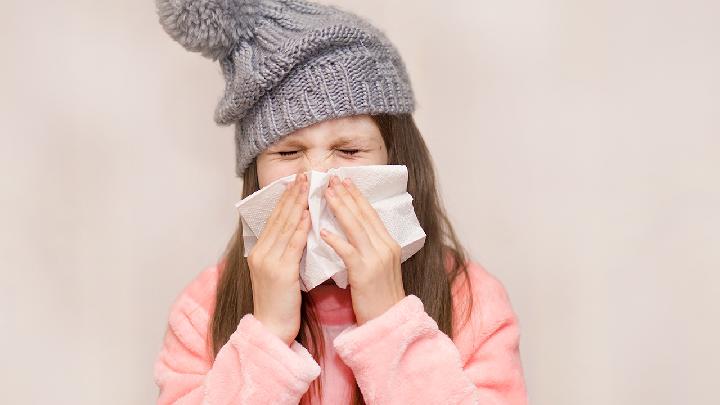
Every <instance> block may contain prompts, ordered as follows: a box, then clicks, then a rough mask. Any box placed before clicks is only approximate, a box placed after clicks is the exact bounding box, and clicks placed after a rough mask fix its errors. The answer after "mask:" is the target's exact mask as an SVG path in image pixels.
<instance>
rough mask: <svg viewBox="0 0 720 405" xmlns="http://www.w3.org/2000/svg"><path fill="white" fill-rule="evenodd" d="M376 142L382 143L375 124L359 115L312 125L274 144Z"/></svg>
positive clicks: (366, 117)
mask: <svg viewBox="0 0 720 405" xmlns="http://www.w3.org/2000/svg"><path fill="white" fill-rule="evenodd" d="M378 141H382V135H381V133H380V129H379V128H378V127H377V124H375V121H374V120H373V119H372V118H370V117H369V116H367V115H361V116H349V117H341V118H335V119H330V120H325V121H320V122H317V123H314V124H312V125H310V126H307V127H304V128H300V129H297V130H295V131H293V132H291V133H290V134H288V135H286V136H284V137H282V138H281V139H280V140H278V141H277V142H276V145H288V144H296V143H304V144H307V143H329V142H332V143H338V142H342V143H351V142H378Z"/></svg>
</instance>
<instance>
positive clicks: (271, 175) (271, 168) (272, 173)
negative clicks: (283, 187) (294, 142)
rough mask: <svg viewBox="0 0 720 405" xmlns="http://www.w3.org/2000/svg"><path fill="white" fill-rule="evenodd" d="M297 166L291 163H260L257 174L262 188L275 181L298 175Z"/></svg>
mask: <svg viewBox="0 0 720 405" xmlns="http://www.w3.org/2000/svg"><path fill="white" fill-rule="evenodd" d="M297 172H298V170H297V167H296V165H293V164H291V163H290V162H283V161H272V162H266V163H265V164H261V163H259V162H258V167H257V173H258V183H259V185H260V188H263V187H265V186H267V185H268V184H270V183H272V182H273V181H275V180H277V179H279V178H282V177H286V176H290V175H291V174H295V173H297Z"/></svg>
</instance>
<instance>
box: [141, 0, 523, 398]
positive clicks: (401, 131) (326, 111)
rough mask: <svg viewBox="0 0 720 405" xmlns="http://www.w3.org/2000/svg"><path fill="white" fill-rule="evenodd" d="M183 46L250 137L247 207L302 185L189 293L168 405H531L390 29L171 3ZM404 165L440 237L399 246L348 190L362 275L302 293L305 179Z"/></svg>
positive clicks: (352, 260)
mask: <svg viewBox="0 0 720 405" xmlns="http://www.w3.org/2000/svg"><path fill="white" fill-rule="evenodd" d="M157 5H158V13H159V15H160V22H161V24H162V26H163V27H164V29H165V30H166V32H168V33H169V34H170V35H171V36H172V37H173V38H174V39H175V40H177V41H178V42H180V43H181V44H182V45H183V46H184V47H185V48H187V49H189V50H192V51H197V52H201V53H202V54H203V55H205V56H208V57H210V58H212V59H216V60H219V61H220V64H221V67H222V70H223V74H224V77H225V79H226V81H227V86H226V90H225V95H224V97H223V99H221V100H220V103H219V104H218V106H217V108H216V113H215V120H216V122H218V123H219V124H230V123H234V124H235V125H236V126H235V128H236V137H235V141H236V157H237V162H236V173H237V175H238V176H240V177H242V179H243V193H242V194H243V198H244V197H246V196H248V195H250V194H252V193H253V192H255V191H257V190H259V189H260V188H262V187H264V186H266V185H267V184H269V183H271V182H272V181H274V180H276V179H278V178H281V177H284V176H288V175H292V174H297V176H296V179H295V182H294V183H292V184H290V185H288V187H287V188H286V190H285V192H284V194H283V196H282V198H281V200H280V201H279V202H278V204H277V206H275V207H274V208H273V209H272V214H271V216H270V218H269V220H268V223H267V225H266V226H265V228H264V230H263V232H262V234H261V235H259V237H258V241H257V243H256V244H255V246H254V247H253V249H252V250H251V251H250V252H248V253H249V254H248V256H247V257H245V255H244V250H243V249H244V246H243V242H242V241H243V238H242V225H241V223H240V222H239V225H238V228H237V231H236V232H235V234H234V236H233V238H232V240H231V241H230V243H229V244H228V247H227V250H226V252H225V253H224V254H223V256H222V257H221V258H220V260H219V261H218V263H217V264H215V265H212V266H209V267H207V268H206V269H204V270H203V271H202V272H200V274H199V275H198V276H197V277H196V278H195V279H194V280H193V281H192V282H190V283H189V284H188V285H187V287H186V288H185V289H184V290H183V291H182V292H180V294H179V295H178V297H177V299H176V301H175V302H174V303H173V305H172V308H171V310H170V315H169V322H168V328H167V331H166V334H165V338H164V342H163V346H162V348H161V350H160V353H159V354H158V357H157V359H156V364H155V370H154V377H155V382H156V384H157V386H158V387H159V397H158V403H159V404H197V405H200V404H213V405H221V404H297V403H299V402H301V403H327V404H347V403H353V404H360V403H367V404H508V405H519V404H525V403H526V401H527V399H526V393H525V384H524V379H523V373H522V366H521V363H520V357H519V330H518V322H517V318H516V316H515V314H514V312H513V310H512V307H511V305H510V301H509V299H508V296H507V294H506V292H505V289H504V288H503V286H502V284H501V283H500V282H499V281H498V280H497V279H496V278H494V277H493V276H492V275H490V274H489V273H488V272H486V271H485V269H483V267H482V266H480V265H479V264H478V263H475V262H473V261H471V260H469V259H468V258H467V254H466V252H465V250H464V248H463V247H462V246H461V244H460V242H459V241H458V239H457V237H456V235H455V232H454V231H453V228H452V226H451V224H450V222H449V221H448V219H447V217H446V215H445V213H444V211H443V208H442V206H441V204H440V199H439V196H438V194H437V188H436V181H435V174H434V172H433V167H432V160H431V157H430V154H429V152H428V150H427V148H426V145H425V143H424V141H423V138H422V136H421V134H420V132H419V130H418V128H417V127H416V125H415V123H414V121H413V116H412V112H413V111H414V106H415V102H414V97H413V93H412V89H411V86H410V82H409V78H408V75H407V72H406V70H405V67H404V64H403V62H402V60H401V59H400V57H399V55H398V53H397V51H396V50H395V48H394V47H393V46H392V44H391V43H390V42H389V41H388V40H387V38H386V37H385V36H384V35H383V33H382V32H380V31H379V30H377V29H376V28H374V27H373V26H372V25H370V24H369V23H367V22H366V21H364V20H362V19H360V18H359V17H357V16H355V15H353V14H351V13H348V12H345V11H342V10H339V9H338V8H335V7H332V6H321V5H316V4H312V3H308V2H304V1H297V0H295V1H293V0H283V1H281V0H255V1H241V0H236V1H225V2H210V1H205V0H195V1H192V0H187V1H181V0H173V1H171V0H157ZM378 164H380V165H382V164H402V165H406V166H407V168H408V188H407V191H408V193H410V194H411V195H412V196H413V205H414V208H415V210H416V214H417V217H418V220H419V222H420V225H421V226H422V227H423V229H424V231H425V233H426V234H427V237H426V240H425V244H424V246H423V248H422V249H420V251H418V252H417V253H416V254H415V255H413V256H412V257H411V258H410V259H408V260H406V261H405V262H402V263H401V261H400V247H399V246H398V244H397V243H396V242H395V241H394V240H393V239H392V237H391V236H390V235H389V234H388V232H387V230H386V228H385V226H384V225H383V223H382V222H381V221H380V219H379V217H378V216H377V213H376V212H375V210H374V209H373V208H372V206H371V205H370V204H369V203H368V201H367V200H366V199H365V197H364V196H363V195H362V194H361V193H360V192H359V191H358V190H357V188H355V187H354V185H353V184H352V182H351V181H339V179H337V178H333V179H332V180H331V181H330V183H329V185H328V188H327V189H326V190H325V198H326V201H327V203H328V205H329V207H330V209H331V210H332V211H333V213H334V215H335V216H336V218H337V221H338V223H339V224H340V226H341V227H342V229H343V232H344V233H345V234H346V236H347V240H346V239H344V238H341V237H340V236H339V235H335V234H332V233H328V232H324V233H323V234H322V237H323V239H324V240H325V242H327V243H328V245H330V246H331V247H332V248H333V249H334V250H335V251H336V253H337V254H338V255H339V256H340V257H341V258H342V260H343V262H344V263H345V266H346V267H347V270H348V281H349V286H348V288H347V289H343V288H339V287H338V286H337V285H335V284H334V282H333V281H332V280H331V279H330V280H328V281H326V282H325V283H323V284H322V285H320V286H317V287H315V288H314V289H312V290H310V291H308V292H307V293H306V292H302V291H301V290H300V278H299V264H300V259H301V257H302V254H303V249H304V248H305V243H306V241H307V234H308V231H309V230H310V227H311V223H310V219H309V214H308V210H307V208H308V207H307V198H308V196H307V178H306V176H305V175H304V173H305V172H307V171H309V170H320V171H327V170H328V169H330V168H333V167H339V166H359V165H378Z"/></svg>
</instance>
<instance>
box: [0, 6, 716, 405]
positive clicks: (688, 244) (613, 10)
mask: <svg viewBox="0 0 720 405" xmlns="http://www.w3.org/2000/svg"><path fill="white" fill-rule="evenodd" d="M334 4H338V5H340V6H346V7H347V8H349V9H351V10H354V11H355V12H357V13H360V14H361V15H365V16H367V17H368V18H370V19H371V20H372V21H373V22H375V23H376V24H377V25H378V26H380V27H381V28H383V29H384V30H385V31H386V32H387V33H388V35H389V36H390V37H391V39H392V40H393V41H394V42H395V43H396V44H397V46H398V48H399V49H400V51H401V53H402V54H403V56H404V58H405V60H406V62H407V64H408V67H409V71H410V76H411V79H412V80H413V85H414V88H415V90H416V92H417V96H418V109H417V114H416V117H417V120H418V122H419V125H420V127H421V129H422V131H423V132H424V134H425V136H426V138H427V142H428V143H429V145H430V148H431V150H432V153H433V155H434V158H435V160H436V163H437V167H438V172H439V176H440V179H441V189H442V195H443V196H444V199H445V201H446V203H447V207H448V210H449V211H450V213H451V216H452V218H453V219H454V221H455V223H456V226H457V229H458V231H459V233H460V235H461V238H462V240H463V241H464V242H465V243H466V244H467V246H468V248H469V249H470V251H471V252H472V253H473V255H474V258H475V259H476V260H477V261H479V262H480V263H482V264H483V265H484V266H485V267H486V268H487V269H488V270H490V271H491V272H492V273H494V274H495V275H496V276H497V277H499V278H500V279H501V280H502V281H503V283H504V284H505V286H506V287H507V289H508V291H509V292H510V296H511V299H512V302H513V305H514V307H515V309H516V311H517V313H518V315H519V317H520V322H521V327H522V344H521V351H522V359H523V362H524V367H525V373H526V379H527V383H528V388H529V392H530V397H531V402H532V403H534V404H543V405H575V404H583V405H607V404H627V405H631V404H633V405H634V404H646V403H647V404H655V405H663V404H704V403H715V401H716V389H715V388H716V387H717V381H716V380H717V378H718V377H719V376H720V366H719V365H718V363H719V362H720V354H719V353H720V351H718V349H717V342H719V341H720V322H719V318H720V309H719V305H718V303H717V299H718V295H719V293H720V288H719V287H718V285H719V284H720V272H719V270H720V236H718V235H719V233H718V229H720V214H718V206H720V164H719V163H718V160H719V159H720V140H719V138H718V136H719V135H720V75H718V72H720V25H719V24H718V21H720V3H718V2H717V1H712V0H707V1H698V0H689V1H673V2H671V1H662V0H661V1H658V0H655V1H650V0H629V1H579V0H566V1H563V0H546V1H537V0H525V1H517V0H504V1H467V0H466V1H459V0H444V1H430V0H423V1H412V2H411V1H388V0H384V1H380V0H373V1H368V0H365V1H339V0H338V1H336V2H334ZM0 34H1V35H0V49H1V50H2V56H0V58H2V63H1V64H0V89H1V90H0V103H1V105H0V114H2V115H1V116H0V118H1V119H0V133H1V134H2V137H1V142H2V145H1V146H0V172H1V173H2V176H1V177H0V182H1V183H0V190H2V191H1V193H2V194H0V196H1V198H0V255H1V257H2V273H1V275H0V277H1V278H0V308H2V310H1V312H0V330H1V333H0V347H2V353H1V354H2V361H0V381H2V383H1V384H0V385H1V386H2V389H0V403H3V404H49V403H52V404H100V403H102V404H107V405H114V404H118V405H119V404H142V403H145V404H150V403H153V401H154V398H155V395H156V388H155V387H154V385H153V381H152V364H153V361H154V356H155V355H156V353H157V351H158V350H159V347H160V343H161V338H162V334H163V332H164V328H165V322H166V317H167V311H168V309H169V305H170V303H171V301H172V300H173V298H174V297H175V296H176V294H177V293H178V292H179V291H180V290H181V288H182V287H183V286H184V285H185V284H186V283H187V282H188V281H189V280H190V279H191V278H192V277H193V276H194V275H195V274H197V273H198V272H199V271H200V270H201V269H203V268H204V267H205V266H206V265H208V264H210V263H212V262H213V261H214V260H215V259H216V258H217V257H218V255H219V254H220V252H221V251H222V249H223V248H224V245H225V243H226V241H227V240H228V238H229V237H230V235H231V233H232V231H233V227H234V225H235V223H236V213H235V212H234V207H233V203H235V202H236V201H237V200H238V199H239V196H240V182H239V180H238V179H236V178H235V177H234V173H233V159H234V155H233V144H232V128H231V127H225V128H220V127H217V126H215V125H214V123H213V122H212V113H213V109H214V106H215V103H216V101H217V99H218V98H219V96H220V92H221V90H222V85H223V83H222V76H221V74H220V70H219V67H218V65H216V64H215V63H212V62H211V61H209V60H206V59H204V58H202V57H201V56H199V55H198V54H192V53H189V52H186V51H184V50H183V49H182V48H181V47H180V46H179V45H177V44H176V43H174V42H172V40H171V39H170V38H169V37H168V36H166V34H165V33H164V32H163V31H162V30H161V28H160V25H159V24H158V23H157V19H156V16H155V14H154V6H153V3H152V2H151V1H147V0H146V1H139V0H125V1H112V2H111V1H97V0H93V1H90V0H76V1H73V2H51V1H47V2H41V3H38V2H21V1H10V3H8V2H7V1H6V2H3V12H2V13H0Z"/></svg>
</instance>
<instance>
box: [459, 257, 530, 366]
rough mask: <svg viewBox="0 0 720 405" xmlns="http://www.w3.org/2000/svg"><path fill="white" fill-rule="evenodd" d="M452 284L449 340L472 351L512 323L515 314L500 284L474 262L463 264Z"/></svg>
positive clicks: (513, 322)
mask: <svg viewBox="0 0 720 405" xmlns="http://www.w3.org/2000/svg"><path fill="white" fill-rule="evenodd" d="M466 269H467V276H466V275H465V274H464V272H461V273H460V274H459V275H458V277H457V278H456V279H455V282H454V283H453V286H452V292H453V335H454V337H453V340H455V341H456V344H458V346H463V347H465V348H466V349H467V351H468V352H469V351H474V350H475V349H477V347H478V346H480V345H481V344H482V343H483V342H484V341H485V340H487V339H488V338H489V337H490V336H491V335H492V334H493V333H494V332H495V331H496V330H498V329H499V328H501V327H503V326H507V325H510V324H512V325H515V324H516V323H517V317H516V314H515V312H514V310H513V308H512V304H511V302H510V297H509V295H508V293H507V290H506V288H505V286H504V284H503V283H502V282H501V281H500V280H499V279H498V278H497V277H496V276H494V275H493V274H491V273H490V272H488V271H487V270H486V269H485V267H484V266H482V265H481V264H480V263H478V262H475V261H468V262H467V263H466ZM468 311H469V313H468Z"/></svg>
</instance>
